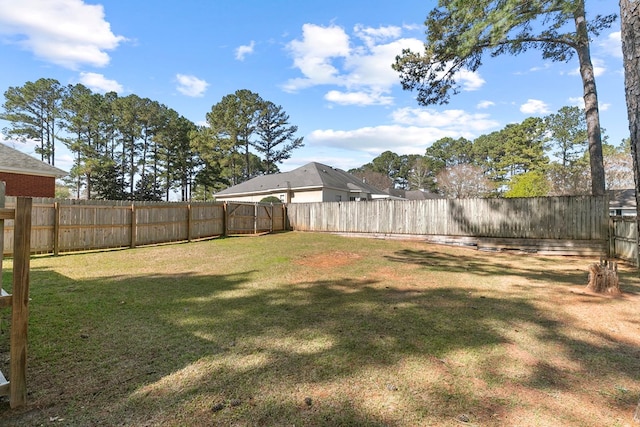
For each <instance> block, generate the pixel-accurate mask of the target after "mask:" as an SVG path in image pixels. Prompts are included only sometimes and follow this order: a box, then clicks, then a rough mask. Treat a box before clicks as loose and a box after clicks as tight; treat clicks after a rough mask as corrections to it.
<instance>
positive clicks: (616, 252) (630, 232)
mask: <svg viewBox="0 0 640 427" xmlns="http://www.w3.org/2000/svg"><path fill="white" fill-rule="evenodd" d="M637 227H638V226H637V220H636V218H635V217H612V218H611V219H610V222H609V229H610V232H609V234H610V240H609V253H610V254H611V256H612V257H614V258H619V259H623V260H625V261H629V262H631V263H633V264H634V265H635V266H640V259H638V256H639V255H638V245H639V243H640V242H639V241H638V228H637Z"/></svg>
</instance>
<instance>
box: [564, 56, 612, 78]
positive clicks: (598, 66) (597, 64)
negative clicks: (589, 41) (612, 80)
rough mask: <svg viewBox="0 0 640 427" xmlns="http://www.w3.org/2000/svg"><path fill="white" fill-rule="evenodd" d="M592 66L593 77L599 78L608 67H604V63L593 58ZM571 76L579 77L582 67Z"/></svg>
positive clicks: (575, 69) (570, 72)
mask: <svg viewBox="0 0 640 427" xmlns="http://www.w3.org/2000/svg"><path fill="white" fill-rule="evenodd" d="M591 64H592V65H593V75H594V76H596V77H599V76H601V75H603V74H604V72H605V71H607V67H605V65H604V61H603V60H601V59H598V58H591ZM568 74H569V75H570V76H579V75H580V67H578V68H574V69H573V70H571V71H569V73H568Z"/></svg>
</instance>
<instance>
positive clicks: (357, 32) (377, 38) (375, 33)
mask: <svg viewBox="0 0 640 427" xmlns="http://www.w3.org/2000/svg"><path fill="white" fill-rule="evenodd" d="M408 29H409V28H408V27H395V26H386V27H377V28H374V27H366V26H363V25H356V26H355V27H354V29H353V37H351V36H350V35H349V34H347V32H346V31H345V30H344V29H343V28H342V27H339V26H336V25H330V26H327V27H322V26H319V25H315V24H305V25H303V27H302V38H301V39H296V40H293V41H291V42H290V43H289V44H288V45H287V49H288V51H289V53H290V55H291V57H292V58H293V65H294V67H295V68H297V69H298V70H299V71H300V73H301V74H302V76H301V77H297V78H293V79H290V80H288V81H287V82H286V83H285V84H284V85H283V89H284V90H285V91H287V92H297V91H299V90H302V89H305V88H309V87H312V86H318V85H332V86H337V87H341V88H345V89H346V91H338V90H331V91H329V92H328V93H327V95H326V96H325V99H328V100H330V101H332V102H338V103H341V104H356V105H374V104H378V105H379V104H383V105H387V104H391V103H392V98H391V96H390V93H391V91H392V89H393V88H394V87H395V86H398V85H399V84H400V80H399V78H398V73H397V72H396V71H394V70H393V68H392V67H391V65H392V64H393V63H394V62H395V58H396V56H397V55H400V54H401V53H402V50H403V49H411V50H412V51H414V52H421V51H422V50H423V49H424V43H423V42H422V41H421V40H418V39H416V38H402V31H403V30H408ZM457 79H458V81H459V83H460V84H461V86H462V89H463V90H466V91H470V90H477V89H478V88H480V87H481V86H482V85H483V84H484V80H483V79H482V78H481V77H480V75H479V74H477V73H474V72H470V71H468V70H462V71H460V72H459V73H458V75H457Z"/></svg>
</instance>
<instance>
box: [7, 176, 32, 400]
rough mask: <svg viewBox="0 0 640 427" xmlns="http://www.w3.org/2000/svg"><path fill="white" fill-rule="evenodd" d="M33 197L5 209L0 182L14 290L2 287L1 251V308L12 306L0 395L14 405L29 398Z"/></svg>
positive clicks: (21, 198) (19, 200)
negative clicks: (9, 225) (10, 225)
mask: <svg viewBox="0 0 640 427" xmlns="http://www.w3.org/2000/svg"><path fill="white" fill-rule="evenodd" d="M31 205H32V201H31V199H30V198H24V197H19V198H18V199H17V202H16V208H15V209H6V208H5V183H4V182H1V181H0V248H2V247H3V243H4V242H3V239H4V237H3V236H4V221H5V220H13V221H14V239H13V277H12V279H13V283H12V290H11V291H12V293H11V294H9V293H8V292H6V291H5V290H4V289H3V288H2V251H1V250H0V310H1V309H11V333H10V338H9V339H10V350H9V373H10V375H9V379H8V380H7V378H6V377H5V376H4V374H3V373H2V372H1V371H0V396H9V404H10V405H11V407H12V408H17V407H19V406H24V405H25V404H26V401H27V370H26V367H27V324H28V320H29V262H30V252H31Z"/></svg>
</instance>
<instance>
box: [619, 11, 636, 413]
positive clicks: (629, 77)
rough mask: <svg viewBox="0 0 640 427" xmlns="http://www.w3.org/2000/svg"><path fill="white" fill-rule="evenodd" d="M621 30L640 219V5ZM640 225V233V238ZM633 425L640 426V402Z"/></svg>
mask: <svg viewBox="0 0 640 427" xmlns="http://www.w3.org/2000/svg"><path fill="white" fill-rule="evenodd" d="M620 26H621V31H622V35H621V38H622V56H623V58H624V87H625V94H626V98H627V115H628V116H629V133H630V138H631V154H632V156H633V178H634V181H635V183H636V209H637V214H638V218H640V194H639V193H640V191H638V189H639V187H640V157H638V156H639V155H640V150H639V149H638V148H639V146H640V2H638V0H620ZM638 224H639V221H636V230H637V232H638V235H639V236H640V225H638ZM633 421H634V422H635V423H637V424H640V400H639V401H638V406H637V407H636V411H635V414H634V415H633Z"/></svg>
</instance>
